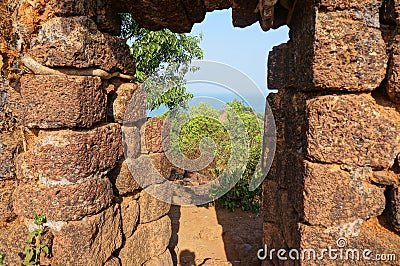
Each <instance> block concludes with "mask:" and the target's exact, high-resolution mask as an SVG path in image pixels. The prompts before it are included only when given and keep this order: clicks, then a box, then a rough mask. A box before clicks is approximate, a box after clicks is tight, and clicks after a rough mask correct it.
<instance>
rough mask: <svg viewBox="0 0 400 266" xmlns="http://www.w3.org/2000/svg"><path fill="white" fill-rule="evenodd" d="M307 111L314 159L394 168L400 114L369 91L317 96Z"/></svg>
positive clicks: (310, 152)
mask: <svg viewBox="0 0 400 266" xmlns="http://www.w3.org/2000/svg"><path fill="white" fill-rule="evenodd" d="M305 114H307V124H308V130H307V144H306V145H307V146H306V147H305V148H306V150H307V156H308V157H309V158H310V159H311V160H315V161H318V162H325V163H344V164H356V165H359V166H365V165H370V166H372V167H380V168H390V167H391V166H393V164H394V161H395V158H396V157H397V155H398V154H399V153H400V135H399V134H398V132H399V130H400V115H399V114H398V112H396V110H395V109H393V108H391V107H384V106H381V105H380V104H378V103H377V102H376V100H375V99H374V98H372V97H371V96H370V95H368V94H362V95H355V94H348V95H327V96H319V97H315V98H312V99H309V100H307V111H306V113H304V115H305Z"/></svg>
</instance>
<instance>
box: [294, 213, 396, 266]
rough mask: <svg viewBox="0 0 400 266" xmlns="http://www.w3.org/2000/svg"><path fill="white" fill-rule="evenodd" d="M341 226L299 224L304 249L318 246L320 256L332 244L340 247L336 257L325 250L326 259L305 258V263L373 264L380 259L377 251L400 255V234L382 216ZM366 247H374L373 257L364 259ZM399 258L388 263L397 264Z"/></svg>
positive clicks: (316, 248) (300, 246) (336, 247)
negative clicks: (334, 258) (347, 233)
mask: <svg viewBox="0 0 400 266" xmlns="http://www.w3.org/2000/svg"><path fill="white" fill-rule="evenodd" d="M337 229H338V228H323V227H320V226H308V225H304V224H299V225H298V230H299V240H300V241H299V248H300V252H302V251H303V250H305V249H315V250H316V254H317V256H318V255H320V256H321V251H322V249H324V248H328V247H332V249H337V251H336V252H335V251H334V252H332V254H333V255H335V254H336V255H337V256H336V257H337V259H336V260H332V259H329V255H328V252H327V253H325V256H324V260H303V261H302V263H301V265H321V263H323V264H324V265H337V263H338V262H339V263H340V262H342V263H352V264H350V265H373V264H376V263H378V264H379V262H377V261H376V259H379V257H375V256H376V255H377V254H385V255H389V254H396V255H397V254H398V253H399V251H400V243H399V241H398V236H397V235H396V234H394V233H393V232H390V231H389V230H388V229H386V228H385V224H384V222H383V221H382V220H381V219H377V218H374V219H370V220H368V221H366V222H364V223H362V224H361V225H358V226H350V225H347V227H343V228H340V229H342V230H339V231H338V230H337ZM345 232H354V233H356V234H355V235H351V234H349V235H346V233H345ZM339 238H342V241H341V242H339V240H338V239H339ZM343 240H345V241H343ZM338 243H342V245H344V247H342V248H340V247H339V246H338ZM365 249H369V250H371V253H365V254H366V255H368V257H369V258H370V259H369V260H368V259H364V258H363V252H364V250H365ZM340 250H342V251H343V254H344V255H343V256H342V258H343V259H340ZM347 250H350V251H351V252H350V253H348V256H349V258H350V259H349V260H346V259H345V258H346V252H347ZM352 251H355V253H354V256H355V257H354V258H355V259H352V256H353V253H352ZM357 254H358V255H359V257H360V259H359V260H357ZM312 256H313V255H312V254H311V257H312ZM386 258H387V257H386ZM396 260H397V258H396ZM396 260H393V258H392V260H389V259H387V261H386V262H385V263H389V264H391V265H396V264H397V263H396ZM371 262H372V263H371Z"/></svg>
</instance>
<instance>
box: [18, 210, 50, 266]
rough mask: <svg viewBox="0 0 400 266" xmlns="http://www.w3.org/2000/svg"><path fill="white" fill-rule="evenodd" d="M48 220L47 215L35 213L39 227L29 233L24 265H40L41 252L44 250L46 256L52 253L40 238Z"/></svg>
mask: <svg viewBox="0 0 400 266" xmlns="http://www.w3.org/2000/svg"><path fill="white" fill-rule="evenodd" d="M45 222H46V216H44V215H39V214H35V221H34V223H35V224H36V225H37V226H38V227H39V228H38V229H36V230H34V231H33V232H30V233H29V238H28V241H26V245H25V248H24V251H25V260H24V262H23V265H40V253H41V252H43V253H44V255H45V256H49V255H50V251H49V247H48V246H47V245H45V244H41V243H40V238H41V236H42V234H43V230H44V227H43V224H44V223H45Z"/></svg>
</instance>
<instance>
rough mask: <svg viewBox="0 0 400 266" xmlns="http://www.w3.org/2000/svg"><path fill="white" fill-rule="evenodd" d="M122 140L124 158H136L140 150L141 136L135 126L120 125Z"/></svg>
mask: <svg viewBox="0 0 400 266" xmlns="http://www.w3.org/2000/svg"><path fill="white" fill-rule="evenodd" d="M122 141H123V145H124V155H125V158H130V159H136V158H138V157H139V156H140V153H141V151H142V145H143V144H142V143H141V142H142V138H141V134H140V129H139V128H138V127H137V126H126V125H125V126H122Z"/></svg>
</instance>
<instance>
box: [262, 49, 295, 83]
mask: <svg viewBox="0 0 400 266" xmlns="http://www.w3.org/2000/svg"><path fill="white" fill-rule="evenodd" d="M294 78H295V74H294V55H293V48H292V43H291V42H288V43H283V44H281V45H279V46H275V47H274V48H272V51H271V52H269V54H268V79H267V81H268V88H269V89H281V88H288V87H290V86H293V85H294V84H295V83H294Z"/></svg>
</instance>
